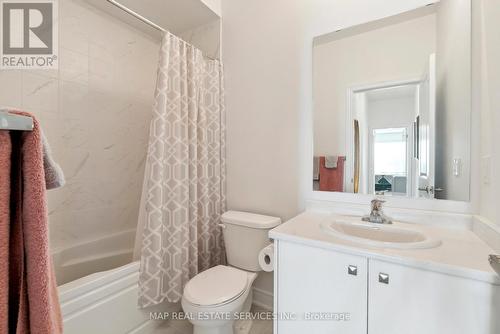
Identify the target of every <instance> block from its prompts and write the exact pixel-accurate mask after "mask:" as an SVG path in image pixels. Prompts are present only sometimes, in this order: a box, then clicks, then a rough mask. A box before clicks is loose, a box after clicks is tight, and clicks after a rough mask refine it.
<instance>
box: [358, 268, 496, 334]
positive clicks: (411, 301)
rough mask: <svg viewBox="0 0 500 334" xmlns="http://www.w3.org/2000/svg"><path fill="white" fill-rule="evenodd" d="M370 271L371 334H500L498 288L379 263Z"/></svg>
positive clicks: (369, 325) (369, 320)
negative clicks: (385, 281) (383, 281)
mask: <svg viewBox="0 0 500 334" xmlns="http://www.w3.org/2000/svg"><path fill="white" fill-rule="evenodd" d="M369 268H370V269H369V273H368V281H369V287H368V290H369V296H368V304H369V306H368V310H369V311H368V328H369V331H368V333H369V334H402V333H404V334H499V333H500V287H498V286H493V285H490V284H487V283H483V282H479V281H474V280H469V279H464V278H460V277H456V276H449V275H445V274H439V273H435V272H431V271H424V270H420V269H416V268H411V267H406V266H401V265H395V264H389V263H385V262H382V261H376V260H370V262H369ZM380 275H382V277H379V276H380ZM383 275H387V276H383ZM386 277H387V280H388V282H387V283H381V282H380V281H379V280H383V279H384V278H386Z"/></svg>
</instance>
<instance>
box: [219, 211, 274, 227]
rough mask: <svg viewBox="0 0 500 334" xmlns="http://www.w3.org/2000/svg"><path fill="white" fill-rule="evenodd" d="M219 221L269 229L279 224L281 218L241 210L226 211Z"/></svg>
mask: <svg viewBox="0 0 500 334" xmlns="http://www.w3.org/2000/svg"><path fill="white" fill-rule="evenodd" d="M221 221H222V222H223V223H225V224H233V225H240V226H246V227H251V228H262V229H271V228H274V227H276V226H278V225H279V224H281V218H279V217H271V216H264V215H258V214H256V213H250V212H243V211H227V212H225V213H223V214H222V217H221Z"/></svg>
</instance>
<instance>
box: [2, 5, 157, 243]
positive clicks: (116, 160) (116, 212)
mask: <svg viewBox="0 0 500 334" xmlns="http://www.w3.org/2000/svg"><path fill="white" fill-rule="evenodd" d="M159 42H160V41H159V40H157V39H154V37H151V36H148V35H145V34H144V33H143V32H141V31H138V30H136V29H134V28H133V27H131V26H129V25H127V24H125V23H123V22H121V21H119V20H118V19H116V18H114V17H112V16H110V15H108V14H105V13H103V12H101V11H99V10H98V9H96V8H94V7H92V6H91V5H90V4H88V3H86V2H85V1H83V0H64V1H59V69H58V70H56V71H47V70H36V71H33V70H29V71H0V105H4V106H10V107H15V108H19V109H23V110H26V111H30V112H32V113H34V114H35V115H36V116H37V117H38V118H39V120H40V122H41V124H42V127H43V129H44V132H45V134H46V136H47V138H48V140H49V142H50V145H51V147H52V151H53V154H54V158H55V159H56V160H57V161H58V163H59V164H60V165H61V167H62V168H63V170H64V172H65V175H66V178H67V184H66V185H65V186H64V187H63V188H61V189H57V190H51V191H49V219H50V233H51V235H50V240H51V247H52V249H53V250H54V251H55V250H58V249H61V248H66V247H71V246H72V245H75V244H79V243H81V242H85V241H88V240H93V239H96V238H102V237H105V236H106V235H109V234H114V233H118V232H120V231H125V230H130V229H133V228H135V226H136V224H137V215H138V208H139V201H140V195H141V188H142V181H143V174H144V159H145V155H146V151H147V140H148V132H149V121H150V118H151V107H152V103H153V94H154V86H155V80H156V69H157V65H158V53H159ZM132 246H133V245H130V247H132Z"/></svg>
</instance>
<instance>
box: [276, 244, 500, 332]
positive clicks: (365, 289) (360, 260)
mask: <svg viewBox="0 0 500 334" xmlns="http://www.w3.org/2000/svg"><path fill="white" fill-rule="evenodd" d="M275 248H276V261H277V263H276V273H275V284H276V286H275V310H277V314H278V315H279V316H281V317H287V316H289V315H295V316H296V317H297V318H296V319H290V318H286V319H280V318H278V319H277V321H276V322H275V333H276V334H295V333H297V334H299V333H300V334H303V333H314V334H323V333H324V334H326V333H328V334H335V333H339V334H366V333H368V334H401V333H405V334H424V333H425V334H500V320H499V319H498V318H499V316H500V313H497V312H498V311H499V310H500V287H499V286H495V285H491V284H488V283H485V282H481V281H476V280H472V279H466V278H461V277H457V276H451V275H446V274H441V273H437V272H433V271H428V270H422V269H417V268H413V267H409V266H405V265H400V264H393V263H388V262H384V261H379V260H374V259H369V258H367V257H363V256H356V255H350V254H346V253H341V252H337V251H333V250H327V249H323V248H316V247H313V246H307V245H302V244H298V243H294V242H288V241H283V240H276V241H275ZM354 269H356V270H354ZM322 313H324V314H326V315H330V316H331V315H334V314H336V313H337V314H343V313H346V314H349V315H350V318H349V319H345V320H341V319H334V320H324V319H319V318H317V319H314V318H312V316H315V315H316V314H322Z"/></svg>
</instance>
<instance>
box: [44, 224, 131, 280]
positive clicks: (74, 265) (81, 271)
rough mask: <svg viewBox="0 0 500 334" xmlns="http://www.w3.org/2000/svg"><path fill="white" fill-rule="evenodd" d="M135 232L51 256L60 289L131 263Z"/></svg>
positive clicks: (95, 241)
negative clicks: (76, 281) (78, 280)
mask: <svg viewBox="0 0 500 334" xmlns="http://www.w3.org/2000/svg"><path fill="white" fill-rule="evenodd" d="M134 238H135V229H133V230H126V231H122V232H118V233H115V234H111V235H107V236H104V237H101V238H98V239H94V240H88V241H85V242H81V243H79V244H76V245H72V246H71V247H67V248H63V249H58V250H56V251H54V252H52V258H53V260H54V269H55V272H56V277H57V283H58V284H59V285H62V284H65V283H68V282H71V281H74V280H76V279H78V278H81V277H84V276H87V275H90V274H93V273H96V272H100V271H105V270H109V269H113V268H118V267H120V266H123V265H125V264H127V263H130V262H131V261H132V252H133V247H134Z"/></svg>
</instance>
